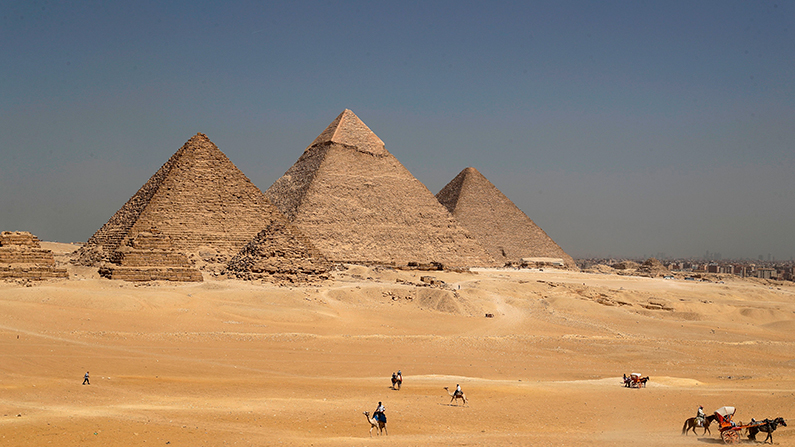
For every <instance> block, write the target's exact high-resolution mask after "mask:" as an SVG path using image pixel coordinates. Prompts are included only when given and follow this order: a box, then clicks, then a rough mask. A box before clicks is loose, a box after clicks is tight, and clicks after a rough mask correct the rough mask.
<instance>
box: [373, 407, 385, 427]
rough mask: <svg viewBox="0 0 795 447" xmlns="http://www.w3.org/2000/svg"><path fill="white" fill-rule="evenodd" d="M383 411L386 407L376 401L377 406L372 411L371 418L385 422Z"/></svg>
mask: <svg viewBox="0 0 795 447" xmlns="http://www.w3.org/2000/svg"><path fill="white" fill-rule="evenodd" d="M385 411H386V408H384V406H383V405H382V404H381V402H378V407H376V409H375V411H374V412H373V419H375V420H376V421H378V422H383V423H385V424H386V415H385V414H384V412H385Z"/></svg>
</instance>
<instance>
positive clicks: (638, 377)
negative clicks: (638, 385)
mask: <svg viewBox="0 0 795 447" xmlns="http://www.w3.org/2000/svg"><path fill="white" fill-rule="evenodd" d="M630 377H635V378H636V379H640V373H632V374H630Z"/></svg>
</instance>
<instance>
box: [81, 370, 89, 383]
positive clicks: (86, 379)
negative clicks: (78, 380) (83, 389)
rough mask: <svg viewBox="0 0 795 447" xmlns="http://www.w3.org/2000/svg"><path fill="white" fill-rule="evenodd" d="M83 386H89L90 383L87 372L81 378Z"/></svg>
mask: <svg viewBox="0 0 795 447" xmlns="http://www.w3.org/2000/svg"><path fill="white" fill-rule="evenodd" d="M83 385H91V383H90V382H89V381H88V371H86V375H85V376H83Z"/></svg>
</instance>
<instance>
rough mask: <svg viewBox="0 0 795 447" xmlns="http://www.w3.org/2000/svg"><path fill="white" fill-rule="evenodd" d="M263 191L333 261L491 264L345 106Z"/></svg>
mask: <svg viewBox="0 0 795 447" xmlns="http://www.w3.org/2000/svg"><path fill="white" fill-rule="evenodd" d="M265 195H266V196H267V197H268V198H269V199H270V200H271V202H272V203H273V204H274V205H276V206H277V207H278V208H279V209H280V210H281V211H282V212H283V213H284V214H286V215H287V217H288V218H289V219H290V220H291V221H292V223H293V224H294V225H295V226H297V227H298V228H299V230H301V232H302V233H303V234H304V235H305V236H306V237H308V238H309V239H310V240H311V242H312V244H313V245H314V246H315V247H316V248H317V249H318V251H320V252H321V253H322V254H323V255H325V256H326V257H327V258H328V259H330V260H332V261H339V262H353V263H356V262H363V263H376V264H394V265H397V266H405V265H407V264H409V263H412V262H416V263H418V264H429V263H432V262H438V263H441V264H442V265H444V266H448V267H466V266H483V265H493V263H494V260H493V259H492V258H491V256H490V255H489V254H488V253H487V252H486V251H485V249H484V248H483V247H481V246H480V245H479V244H478V242H477V241H476V240H475V239H474V238H473V237H472V236H471V235H470V234H469V233H468V232H467V231H466V230H465V229H464V228H463V227H461V226H460V225H459V224H458V223H457V222H456V221H455V219H454V218H453V217H452V215H450V213H449V212H448V211H447V210H446V209H445V208H444V207H443V206H441V205H440V204H439V202H438V201H437V200H436V199H435V198H434V196H433V194H432V193H431V192H430V191H428V188H426V187H425V185H423V184H422V183H421V182H420V181H419V180H417V179H416V178H414V176H413V175H411V173H410V172H409V171H408V170H407V169H406V168H405V167H404V166H403V165H402V164H401V163H400V162H399V161H398V160H397V159H396V158H395V157H394V156H393V155H392V154H391V153H389V152H388V151H387V150H386V148H385V147H384V143H383V142H382V141H381V139H380V138H378V137H377V136H376V135H375V134H374V133H373V132H372V131H371V130H370V129H369V128H368V127H367V126H366V125H365V124H364V123H363V122H362V121H361V120H360V119H359V118H358V117H357V116H356V115H355V114H354V113H353V112H352V111H350V110H345V111H343V112H342V113H341V114H340V115H339V116H338V117H337V118H336V119H335V120H334V121H333V122H332V123H331V124H330V125H329V126H328V127H327V128H326V130H324V131H323V132H322V133H321V134H320V135H319V136H318V137H317V138H316V139H315V141H314V142H313V143H312V144H311V145H310V146H309V147H308V148H306V150H305V151H304V153H303V154H302V155H301V157H300V158H299V159H298V161H296V162H295V164H294V165H293V166H292V167H290V169H288V170H287V172H286V173H285V174H284V175H283V176H282V177H281V178H279V179H278V180H277V181H276V182H275V183H274V184H273V185H272V186H271V187H270V188H269V189H268V190H267V191H265Z"/></svg>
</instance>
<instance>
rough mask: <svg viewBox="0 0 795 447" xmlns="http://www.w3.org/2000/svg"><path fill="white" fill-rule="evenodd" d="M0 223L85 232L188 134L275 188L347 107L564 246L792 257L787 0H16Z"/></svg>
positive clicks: (42, 232) (434, 184)
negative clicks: (477, 175)
mask: <svg viewBox="0 0 795 447" xmlns="http://www.w3.org/2000/svg"><path fill="white" fill-rule="evenodd" d="M0 21H1V22H0V23H2V26H0V160H2V163H0V230H25V231H30V232H32V233H34V234H36V235H38V236H39V237H40V238H41V239H43V240H50V241H62V242H72V241H85V240H87V239H88V238H89V237H90V236H91V235H92V234H93V233H94V232H95V231H96V230H97V229H99V227H100V226H101V225H102V224H104V223H105V222H106V221H107V220H108V219H109V218H110V216H111V215H113V213H114V212H116V210H118V209H119V208H120V207H121V206H122V205H123V204H124V202H125V201H126V200H127V199H129V198H130V197H131V196H132V195H133V194H134V193H135V192H136V191H137V190H138V188H140V187H141V185H143V184H144V183H145V182H146V180H147V179H148V178H149V177H150V176H151V175H152V174H154V172H155V171H156V170H157V169H158V168H159V167H160V166H161V165H162V164H163V163H165V161H166V160H167V159H168V158H169V157H170V156H171V155H172V154H173V153H174V152H175V151H176V150H177V149H179V147H181V146H182V144H184V143H185V141H187V140H188V139H189V138H190V137H191V136H193V135H195V134H196V133H197V132H203V133H206V134H207V136H208V137H209V138H210V139H211V140H212V141H213V142H214V143H215V144H217V145H218V147H219V148H220V149H221V151H223V152H224V153H225V154H226V155H227V156H228V157H229V158H230V160H231V161H232V162H233V163H235V165H237V166H238V167H239V168H240V169H241V170H242V171H243V172H244V173H245V174H246V175H247V176H248V177H249V178H250V179H251V180H252V181H253V182H254V184H256V185H257V186H258V187H259V188H260V189H262V190H263V191H264V190H266V189H267V188H268V187H269V186H270V185H271V184H272V183H273V182H274V181H275V180H276V179H278V178H279V177H280V176H281V175H282V174H284V172H285V171H286V170H287V169H288V168H289V167H290V166H291V165H292V164H293V163H294V162H295V161H296V160H297V159H298V157H300V155H301V153H302V151H303V149H304V148H306V147H307V146H308V145H309V144H310V143H311V142H312V141H313V140H314V138H315V137H316V136H317V135H318V134H319V133H320V132H321V131H322V130H323V129H325V127H326V126H327V125H328V124H329V123H330V122H331V121H332V120H333V119H334V118H335V117H336V116H337V115H338V114H339V113H340V112H341V111H342V110H343V109H345V108H349V109H351V110H353V111H354V112H355V113H356V114H357V115H358V116H359V117H360V118H361V119H362V120H363V121H364V122H365V123H366V124H367V125H368V126H369V127H370V128H371V129H372V130H373V131H374V132H375V133H376V134H377V135H378V136H379V137H380V138H381V139H382V140H383V141H384V142H385V144H386V149H387V150H389V151H390V152H391V153H392V154H393V155H394V156H395V157H396V158H397V159H398V160H400V161H401V162H402V163H403V164H404V165H405V166H406V167H407V168H408V170H409V171H410V172H411V173H412V174H414V176H416V177H417V178H418V179H419V180H420V181H422V182H423V183H424V184H425V185H426V186H427V187H428V189H429V190H430V191H431V192H432V193H434V194H435V193H436V192H438V191H439V190H440V189H441V188H442V187H443V186H444V185H445V184H447V182H449V181H450V180H451V179H453V178H454V177H455V176H456V174H458V172H460V171H461V170H462V169H463V168H465V167H467V166H473V167H475V168H477V169H478V170H479V171H480V172H481V173H482V174H483V175H484V176H486V178H488V179H489V180H490V181H491V182H492V183H493V184H494V185H495V186H496V187H497V188H499V189H500V190H501V191H502V192H503V193H504V194H505V195H506V196H507V197H508V198H509V199H511V200H512V201H513V202H514V203H515V204H516V205H517V206H518V207H519V208H520V209H522V210H523V211H524V212H525V213H526V214H527V215H528V216H529V217H530V218H531V219H533V221H535V222H536V223H537V224H538V225H539V226H540V227H541V228H542V229H543V230H544V231H545V232H546V233H547V234H548V235H549V236H550V237H551V238H552V239H553V240H554V241H555V242H557V243H558V244H559V245H560V246H561V247H562V248H563V250H565V251H566V252H567V253H569V254H570V255H572V256H574V257H575V258H585V257H608V256H615V257H641V256H643V255H644V254H649V255H650V254H652V253H666V254H669V255H670V256H672V257H679V258H685V257H696V256H702V255H703V254H705V253H706V252H707V251H710V252H713V251H714V252H719V253H721V255H722V256H723V257H724V258H747V259H755V258H758V256H759V255H762V256H763V257H764V258H765V259H766V258H767V256H768V254H770V256H771V258H772V257H775V258H777V259H791V258H792V256H793V255H795V237H793V236H792V228H794V227H795V206H793V205H792V204H793V203H795V175H793V173H795V126H793V125H792V123H793V122H795V70H793V68H792V55H793V54H795V26H793V25H795V4H793V3H791V2H776V1H764V0H762V1H757V2H741V1H731V0H730V1H701V2H643V3H641V2H629V3H627V2H616V1H605V2H597V3H593V2H583V1H566V2H498V3H466V2H448V1H441V2H414V3H412V2H401V3H393V4H381V3H377V4H376V3H370V2H356V1H351V2H338V3H326V2H319V1H308V2H300V3H287V2H285V3H279V2H266V3H262V4H259V3H250V2H235V1H232V2H223V3H222V2H201V3H200V4H197V3H195V2H186V1H174V2H154V1H141V2H113V3H104V2H95V1H89V2H81V3H76V4H73V3H68V2H58V1H56V2H44V3H35V2H26V1H11V2H9V3H8V4H7V5H5V7H4V8H3V14H2V15H1V16H0Z"/></svg>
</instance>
